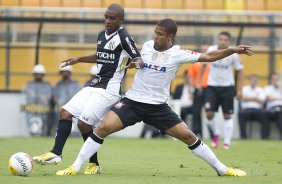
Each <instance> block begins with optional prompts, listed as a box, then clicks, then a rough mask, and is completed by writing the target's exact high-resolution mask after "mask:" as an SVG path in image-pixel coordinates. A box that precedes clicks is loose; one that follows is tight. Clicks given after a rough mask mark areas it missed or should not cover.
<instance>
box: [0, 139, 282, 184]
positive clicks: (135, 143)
mask: <svg viewBox="0 0 282 184" xmlns="http://www.w3.org/2000/svg"><path fill="white" fill-rule="evenodd" d="M53 142H54V138H52V137H51V138H39V137H34V138H5V139H4V138H1V139H0V184H10V183H11V184H47V183H48V184H50V183H52V184H72V183H80V184H88V183H89V184H90V183H91V184H93V183H95V184H99V183H101V184H132V183H134V184H138V183H140V184H147V183H148V184H149V183H152V184H158V183H160V184H165V183H168V184H181V183H186V184H187V183H190V184H199V183H211V184H212V183H214V184H223V183H224V184H226V183H228V184H229V183H230V184H232V183H234V184H235V183H236V184H238V183H244V184H245V183H246V184H266V183H267V184H268V183H271V184H274V183H277V184H278V183H279V184H281V183H282V141H278V140H277V141H260V140H247V141H239V140H234V141H233V145H232V147H231V149H230V150H227V151H226V150H223V149H221V148H219V149H216V150H214V152H215V154H216V155H217V157H218V158H219V159H220V160H221V161H222V162H223V163H225V164H226V165H228V166H233V167H238V168H241V169H243V170H245V171H246V172H247V176H246V177H218V176H217V175H216V173H215V171H214V170H213V169H212V168H211V167H210V166H209V165H207V164H206V163H205V162H204V161H202V160H201V159H200V158H198V157H196V156H195V155H193V153H191V151H190V150H188V149H187V147H186V146H185V145H184V144H183V143H181V142H180V141H175V140H172V139H118V138H110V139H107V140H106V141H105V142H104V144H103V146H102V147H101V149H100V152H99V160H100V164H101V166H102V174H100V175H91V176H88V175H84V174H83V171H84V168H83V170H82V172H81V173H80V174H79V175H76V176H56V175H55V173H56V171H57V170H60V169H64V168H66V167H67V166H69V165H71V164H72V163H73V161H74V160H75V158H76V156H77V154H78V152H79V150H80V148H81V146H82V139H81V138H78V137H71V138H70V139H69V140H68V142H67V143H66V146H65V150H64V152H63V162H62V163H61V164H60V165H56V166H53V165H48V166H41V165H34V169H33V171H32V173H31V174H30V175H29V176H27V177H20V176H13V175H12V174H10V173H9V171H8V159H9V157H10V156H11V155H12V154H13V153H15V152H20V151H22V152H26V153H28V154H30V155H31V156H34V155H38V154H42V153H45V152H47V151H49V150H50V148H51V147H52V145H53ZM206 143H207V144H208V145H209V144H210V142H209V141H206Z"/></svg>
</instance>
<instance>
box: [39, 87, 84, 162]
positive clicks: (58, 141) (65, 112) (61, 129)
mask: <svg viewBox="0 0 282 184" xmlns="http://www.w3.org/2000/svg"><path fill="white" fill-rule="evenodd" d="M88 96H89V88H83V89H82V90H80V91H79V92H78V93H77V94H76V95H75V96H74V97H73V98H72V99H71V100H70V101H69V102H68V103H67V104H65V105H64V106H63V107H62V108H61V110H60V118H59V123H58V128H57V132H56V136H55V142H54V146H53V149H52V150H51V151H50V152H47V153H45V154H43V155H40V156H35V157H33V160H34V161H35V162H36V163H40V164H57V163H60V162H61V160H62V151H63V148H64V145H65V143H66V141H67V139H68V137H69V135H70V133H71V129H72V117H73V116H75V117H78V116H79V115H80V113H81V111H82V109H83V106H84V104H85V103H86V102H87V100H88Z"/></svg>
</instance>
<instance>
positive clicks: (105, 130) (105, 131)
mask: <svg viewBox="0 0 282 184" xmlns="http://www.w3.org/2000/svg"><path fill="white" fill-rule="evenodd" d="M111 132H112V127H111V126H110V124H108V123H107V122H106V121H104V120H103V121H102V123H101V124H100V125H99V126H98V127H97V128H96V133H97V134H98V136H100V137H103V138H104V137H106V136H107V135H109V134H111Z"/></svg>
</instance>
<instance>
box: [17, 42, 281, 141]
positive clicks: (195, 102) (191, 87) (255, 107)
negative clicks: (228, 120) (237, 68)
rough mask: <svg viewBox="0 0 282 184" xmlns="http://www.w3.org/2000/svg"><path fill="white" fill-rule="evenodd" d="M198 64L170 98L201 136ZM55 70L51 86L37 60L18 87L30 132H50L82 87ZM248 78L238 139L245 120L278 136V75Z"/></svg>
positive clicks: (203, 82) (146, 129)
mask: <svg viewBox="0 0 282 184" xmlns="http://www.w3.org/2000/svg"><path fill="white" fill-rule="evenodd" d="M207 47H208V46H207V45H205V44H204V45H202V46H201V50H200V52H205V51H206V49H207ZM201 67H202V63H195V64H191V65H189V69H188V70H186V71H185V72H184V73H183V81H184V82H183V83H182V84H180V85H178V86H176V88H175V90H174V91H172V92H171V98H172V99H176V100H177V99H178V100H180V103H181V112H180V117H181V118H182V119H183V120H184V121H186V122H189V126H190V125H192V130H193V132H194V133H195V134H196V135H198V136H200V137H202V136H203V135H202V125H203V123H202V121H203V117H202V116H203V109H205V89H206V88H207V86H208V84H207V81H208V74H209V65H208V66H207V67H206V69H205V71H204V73H203V76H202V80H201V81H198V80H199V79H198V77H199V73H200V69H201ZM97 71H98V69H97V65H93V66H92V67H91V69H90V71H89V74H90V77H89V79H88V80H86V81H85V84H84V86H88V85H89V84H90V83H91V81H92V79H93V77H94V76H95V75H96V74H97ZM58 73H59V76H60V79H59V80H58V82H57V83H56V85H55V86H52V85H51V84H50V83H49V82H48V81H46V80H44V76H45V74H46V70H45V68H44V66H43V65H41V64H38V65H36V66H34V68H33V70H32V75H33V80H32V81H30V82H28V83H27V84H26V86H25V87H24V89H23V91H22V96H23V100H22V106H21V110H22V111H23V112H24V114H25V119H26V123H27V127H28V131H29V133H30V135H33V136H49V135H54V134H55V132H56V127H57V124H56V122H58V119H59V117H58V116H59V115H58V112H59V109H60V107H62V106H63V105H64V104H66V103H67V102H68V101H69V100H70V99H71V98H72V96H73V95H75V94H76V93H77V92H78V91H79V90H80V89H81V88H82V87H84V86H80V84H79V83H78V82H77V81H76V80H73V79H72V77H71V75H72V67H71V66H67V67H63V68H59V71H58ZM248 79H249V83H248V84H246V85H245V86H243V87H242V94H241V96H240V97H237V100H238V101H239V112H238V114H235V116H238V123H239V127H240V137H241V138H242V139H246V138H250V135H247V132H248V131H247V124H248V123H259V124H260V126H261V131H260V135H261V138H262V139H269V138H270V134H271V132H270V130H271V129H270V127H271V123H275V124H276V125H277V128H278V130H279V132H280V138H281V139H282V81H281V79H280V76H279V75H278V74H276V73H274V74H272V75H271V79H270V83H269V85H267V86H265V87H260V86H258V82H259V77H258V76H257V75H255V74H253V75H251V76H248ZM199 84H200V86H199ZM74 122H75V121H74ZM73 127H74V130H73V132H74V133H75V132H77V133H78V132H79V131H78V130H77V131H76V130H75V127H76V126H73ZM207 128H208V130H209V133H210V137H211V138H214V136H215V135H214V134H215V132H214V130H212V128H211V127H210V126H209V125H208V124H207ZM146 132H151V136H152V137H160V136H163V135H161V134H160V133H159V132H158V130H156V129H154V128H153V127H151V126H149V125H145V127H144V129H143V131H142V133H141V137H145V134H146Z"/></svg>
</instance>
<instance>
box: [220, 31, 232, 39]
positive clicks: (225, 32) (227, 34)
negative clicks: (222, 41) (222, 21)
mask: <svg viewBox="0 0 282 184" xmlns="http://www.w3.org/2000/svg"><path fill="white" fill-rule="evenodd" d="M218 35H224V36H227V37H228V38H229V40H231V34H230V33H229V32H227V31H222V32H220V33H219V34H218Z"/></svg>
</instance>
